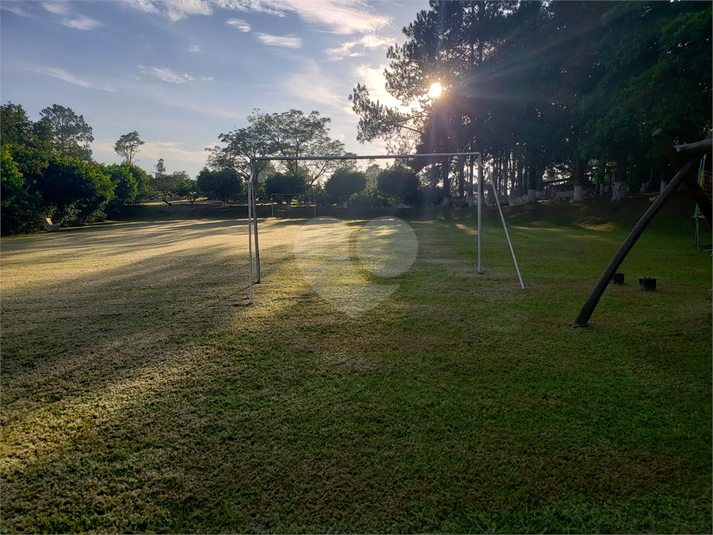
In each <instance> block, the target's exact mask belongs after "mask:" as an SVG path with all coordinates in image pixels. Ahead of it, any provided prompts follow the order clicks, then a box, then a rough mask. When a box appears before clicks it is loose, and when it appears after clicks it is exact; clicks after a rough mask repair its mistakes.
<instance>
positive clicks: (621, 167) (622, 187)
mask: <svg viewBox="0 0 713 535" xmlns="http://www.w3.org/2000/svg"><path fill="white" fill-rule="evenodd" d="M627 160H628V157H627V156H623V157H620V158H617V160H616V173H615V175H614V184H613V185H612V189H611V200H612V201H620V200H622V199H626V164H627Z"/></svg>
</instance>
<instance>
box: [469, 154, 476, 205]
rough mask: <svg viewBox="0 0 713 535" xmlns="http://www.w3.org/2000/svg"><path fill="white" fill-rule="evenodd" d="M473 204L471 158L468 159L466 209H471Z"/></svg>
mask: <svg viewBox="0 0 713 535" xmlns="http://www.w3.org/2000/svg"><path fill="white" fill-rule="evenodd" d="M473 204H475V203H474V199H473V157H472V156H471V157H470V170H469V173H468V208H472V207H473Z"/></svg>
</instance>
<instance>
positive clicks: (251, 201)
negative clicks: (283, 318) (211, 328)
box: [248, 152, 525, 304]
mask: <svg viewBox="0 0 713 535" xmlns="http://www.w3.org/2000/svg"><path fill="white" fill-rule="evenodd" d="M455 156H464V157H467V158H468V157H469V158H470V168H471V173H470V180H471V188H472V185H473V173H472V169H473V163H474V159H475V160H476V161H477V166H478V182H477V188H478V194H477V207H478V211H477V214H478V216H477V217H478V273H483V268H482V262H481V236H482V233H481V208H482V204H483V191H484V187H483V186H484V174H485V173H487V174H488V176H489V177H490V172H489V171H488V170H487V169H486V168H485V167H484V166H483V160H482V155H481V154H480V153H479V152H434V153H430V154H377V155H369V156H356V155H353V156H253V157H251V158H250V169H252V170H253V171H252V173H253V174H252V175H251V177H250V180H249V181H248V259H249V268H248V277H249V279H248V280H249V290H250V303H251V304H252V302H253V283H259V282H260V246H259V233H258V222H257V204H256V201H255V183H256V180H255V178H256V177H255V171H254V170H255V165H254V164H255V162H267V161H272V160H276V161H318V160H397V159H409V158H452V157H455ZM490 181H491V183H492V177H491V179H490ZM471 191H472V189H469V193H470V192H471ZM495 199H496V202H497V206H498V212H499V213H500V219H501V221H502V223H503V229H504V230H505V237H506V239H507V242H508V246H509V248H510V254H511V255H512V260H513V263H514V264H515V271H517V277H518V279H519V281H520V287H521V288H522V289H523V290H524V289H525V285H524V283H523V282H522V275H520V268H519V267H518V265H517V259H516V258H515V251H514V250H513V248H512V242H511V241H510V234H509V233H508V229H507V225H506V224H505V216H504V215H503V210H502V207H501V206H500V201H499V200H498V196H497V195H495ZM291 206H292V203H291V201H290V207H291ZM253 229H254V230H253ZM253 237H254V239H255V275H256V277H255V279H254V280H253Z"/></svg>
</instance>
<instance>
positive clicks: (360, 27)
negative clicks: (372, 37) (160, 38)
mask: <svg viewBox="0 0 713 535" xmlns="http://www.w3.org/2000/svg"><path fill="white" fill-rule="evenodd" d="M122 1H123V2H124V3H125V4H127V5H129V6H131V7H132V8H134V9H138V10H141V11H144V12H147V13H162V14H164V15H165V16H167V17H168V18H170V19H171V20H174V21H175V20H179V19H182V18H186V17H188V16H190V15H210V14H211V13H213V11H214V10H215V9H224V10H231V11H242V12H246V13H267V14H271V15H276V16H280V17H282V16H284V15H285V13H288V12H289V13H295V14H297V15H298V16H299V17H300V18H302V19H303V20H305V21H306V22H309V23H313V24H318V25H320V26H324V27H326V28H327V30H328V31H331V32H334V33H338V34H343V35H348V34H352V33H365V32H371V31H374V30H377V29H379V28H383V27H385V26H390V25H391V19H390V18H389V17H387V16H385V15H379V14H377V13H373V12H372V10H371V8H370V7H369V5H368V4H367V2H366V1H365V0H173V1H171V2H169V1H166V0H122Z"/></svg>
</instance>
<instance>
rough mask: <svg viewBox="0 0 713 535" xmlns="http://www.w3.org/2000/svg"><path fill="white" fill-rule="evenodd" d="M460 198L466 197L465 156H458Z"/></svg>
mask: <svg viewBox="0 0 713 535" xmlns="http://www.w3.org/2000/svg"><path fill="white" fill-rule="evenodd" d="M458 196H459V197H460V198H461V199H462V198H463V197H464V196H465V156H458Z"/></svg>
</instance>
